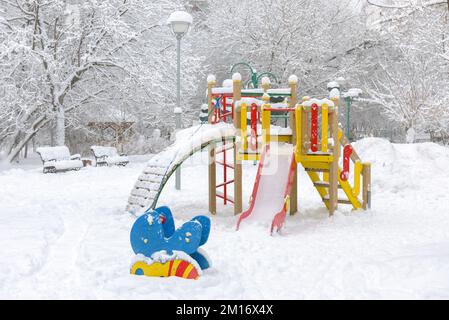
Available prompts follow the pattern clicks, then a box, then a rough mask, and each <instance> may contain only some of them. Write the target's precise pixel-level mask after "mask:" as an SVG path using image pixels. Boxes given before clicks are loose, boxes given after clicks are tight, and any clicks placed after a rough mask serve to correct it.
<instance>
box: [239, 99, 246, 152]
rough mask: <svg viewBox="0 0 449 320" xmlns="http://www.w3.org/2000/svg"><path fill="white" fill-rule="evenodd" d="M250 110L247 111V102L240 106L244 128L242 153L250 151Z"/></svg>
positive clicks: (241, 121)
mask: <svg viewBox="0 0 449 320" xmlns="http://www.w3.org/2000/svg"><path fill="white" fill-rule="evenodd" d="M247 112H248V110H247V106H246V103H245V102H242V103H241V104H240V115H241V120H240V123H241V126H242V136H241V139H242V147H241V148H242V149H241V150H240V152H245V151H246V150H247V149H248V133H247V130H248V125H247V123H248V120H247V119H248V114H247Z"/></svg>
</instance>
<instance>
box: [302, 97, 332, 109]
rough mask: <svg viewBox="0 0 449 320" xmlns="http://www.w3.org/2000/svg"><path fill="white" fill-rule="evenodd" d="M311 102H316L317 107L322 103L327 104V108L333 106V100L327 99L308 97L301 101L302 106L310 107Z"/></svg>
mask: <svg viewBox="0 0 449 320" xmlns="http://www.w3.org/2000/svg"><path fill="white" fill-rule="evenodd" d="M313 104H316V105H317V106H318V107H321V106H322V105H323V104H327V106H328V107H329V108H333V107H335V105H334V102H333V101H331V100H329V99H315V98H313V99H309V100H306V101H303V102H302V105H303V106H304V107H311V106H312V105H313Z"/></svg>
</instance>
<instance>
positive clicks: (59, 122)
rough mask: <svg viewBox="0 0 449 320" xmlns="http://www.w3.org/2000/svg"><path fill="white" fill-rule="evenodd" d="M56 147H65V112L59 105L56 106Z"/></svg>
mask: <svg viewBox="0 0 449 320" xmlns="http://www.w3.org/2000/svg"><path fill="white" fill-rule="evenodd" d="M56 145H57V146H63V145H65V111H64V107H63V106H61V105H59V106H58V113H57V114H56Z"/></svg>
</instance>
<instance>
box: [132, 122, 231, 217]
mask: <svg viewBox="0 0 449 320" xmlns="http://www.w3.org/2000/svg"><path fill="white" fill-rule="evenodd" d="M233 138H235V129H234V127H233V126H232V125H229V124H224V123H221V124H214V125H210V124H203V125H198V126H194V127H191V128H188V129H185V130H181V131H179V132H178V133H177V134H176V141H175V143H174V144H172V145H171V146H169V147H168V148H167V149H165V150H164V151H162V152H161V153H159V154H157V155H155V156H154V157H153V158H151V159H150V160H149V161H148V163H147V165H146V167H145V169H144V170H143V172H142V173H141V174H140V176H139V178H138V179H137V182H136V183H135V184H134V187H133V189H132V191H131V195H130V196H129V198H128V205H127V206H126V211H128V212H130V213H132V214H134V215H140V214H142V213H143V212H144V211H145V210H147V209H149V208H155V207H156V204H157V201H158V199H159V195H160V194H161V192H162V190H163V188H164V186H165V184H166V183H167V181H168V179H169V178H170V176H171V175H172V174H173V173H174V172H175V171H176V169H177V168H178V167H179V166H180V165H181V164H182V163H183V162H184V161H185V160H187V159H188V158H189V157H191V156H192V155H193V154H195V153H196V152H198V151H200V150H202V149H204V148H206V147H207V146H209V145H210V144H211V143H219V142H221V141H223V139H233Z"/></svg>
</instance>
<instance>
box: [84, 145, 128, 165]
mask: <svg viewBox="0 0 449 320" xmlns="http://www.w3.org/2000/svg"><path fill="white" fill-rule="evenodd" d="M90 150H92V153H93V154H94V157H95V165H96V166H112V165H118V166H126V165H127V164H128V163H129V160H128V157H127V156H126V154H124V153H121V154H119V153H118V152H117V149H116V148H115V147H103V146H92V147H90Z"/></svg>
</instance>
